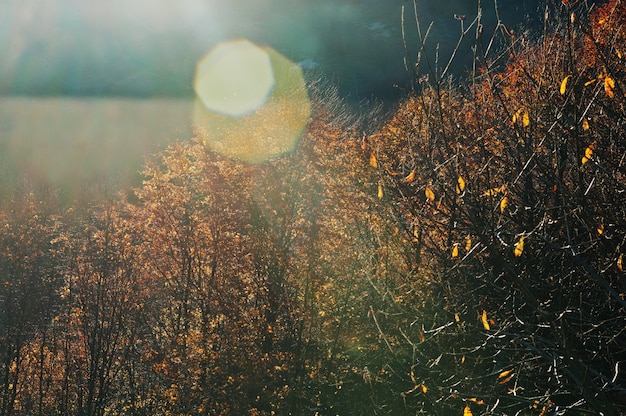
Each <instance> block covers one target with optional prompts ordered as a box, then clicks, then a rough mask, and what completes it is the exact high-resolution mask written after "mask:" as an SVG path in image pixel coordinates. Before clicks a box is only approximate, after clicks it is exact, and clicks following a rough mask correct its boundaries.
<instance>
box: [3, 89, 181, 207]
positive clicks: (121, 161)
mask: <svg viewBox="0 0 626 416" xmlns="http://www.w3.org/2000/svg"><path fill="white" fill-rule="evenodd" d="M191 111H192V101H191V100H185V99H169V98H168V99H144V100H140V99H129V98H101V99H94V98H65V97H51V98H35V97H2V98H0V175H1V176H0V190H1V191H2V195H7V194H10V193H12V192H13V191H14V190H15V189H17V188H19V187H21V186H22V185H23V184H24V182H25V181H26V182H27V183H29V184H31V185H34V186H35V187H39V186H46V187H53V188H60V189H63V191H64V192H69V193H70V194H76V193H77V192H78V193H82V192H83V191H85V190H88V189H90V188H100V189H102V186H103V185H106V186H109V185H111V184H114V185H115V186H116V187H117V186H118V185H134V184H136V183H137V181H138V180H139V177H138V175H137V172H138V171H139V170H140V169H141V166H142V164H143V162H144V160H145V158H146V157H149V156H150V155H152V154H153V153H155V152H156V151H158V150H160V149H162V148H163V147H164V146H166V145H167V144H168V143H171V142H174V141H177V140H186V139H188V138H190V137H191V134H192V128H191Z"/></svg>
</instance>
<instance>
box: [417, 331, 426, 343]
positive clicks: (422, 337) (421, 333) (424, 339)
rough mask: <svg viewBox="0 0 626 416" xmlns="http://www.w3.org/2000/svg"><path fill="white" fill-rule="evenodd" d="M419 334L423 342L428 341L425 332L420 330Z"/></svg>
mask: <svg viewBox="0 0 626 416" xmlns="http://www.w3.org/2000/svg"><path fill="white" fill-rule="evenodd" d="M417 335H418V336H419V338H420V341H421V342H424V341H426V337H425V336H424V333H423V332H422V331H420V332H419V334H417Z"/></svg>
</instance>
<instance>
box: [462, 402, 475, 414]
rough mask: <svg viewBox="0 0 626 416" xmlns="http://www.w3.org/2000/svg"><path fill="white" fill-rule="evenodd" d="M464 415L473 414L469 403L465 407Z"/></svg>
mask: <svg viewBox="0 0 626 416" xmlns="http://www.w3.org/2000/svg"><path fill="white" fill-rule="evenodd" d="M463 416H473V413H472V409H470V407H469V404H466V405H465V409H463Z"/></svg>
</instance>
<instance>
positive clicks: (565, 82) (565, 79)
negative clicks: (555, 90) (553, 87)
mask: <svg viewBox="0 0 626 416" xmlns="http://www.w3.org/2000/svg"><path fill="white" fill-rule="evenodd" d="M571 77H572V76H571V75H568V76H566V77H565V78H563V81H561V88H560V89H559V92H560V93H561V95H563V94H565V91H566V90H567V81H568V80H569V79H570V78H571Z"/></svg>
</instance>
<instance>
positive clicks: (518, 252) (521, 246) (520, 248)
mask: <svg viewBox="0 0 626 416" xmlns="http://www.w3.org/2000/svg"><path fill="white" fill-rule="evenodd" d="M525 238H526V237H524V236H521V237H520V239H519V241H518V242H517V244H515V250H513V253H515V257H519V256H521V255H522V253H523V252H524V239H525Z"/></svg>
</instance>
